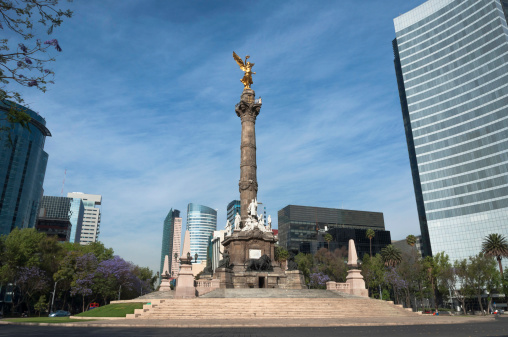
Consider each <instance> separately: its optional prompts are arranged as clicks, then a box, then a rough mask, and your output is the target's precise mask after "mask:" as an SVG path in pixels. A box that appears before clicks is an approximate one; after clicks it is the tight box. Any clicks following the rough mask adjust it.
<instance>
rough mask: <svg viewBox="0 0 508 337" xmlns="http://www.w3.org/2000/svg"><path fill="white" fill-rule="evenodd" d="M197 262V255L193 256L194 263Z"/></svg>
mask: <svg viewBox="0 0 508 337" xmlns="http://www.w3.org/2000/svg"><path fill="white" fill-rule="evenodd" d="M196 262H198V253H196V254H194V263H196Z"/></svg>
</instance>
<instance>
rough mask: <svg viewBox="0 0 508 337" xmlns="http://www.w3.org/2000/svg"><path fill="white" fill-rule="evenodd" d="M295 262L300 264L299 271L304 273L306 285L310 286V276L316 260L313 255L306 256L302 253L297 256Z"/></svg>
mask: <svg viewBox="0 0 508 337" xmlns="http://www.w3.org/2000/svg"><path fill="white" fill-rule="evenodd" d="M295 262H296V263H297V264H298V270H300V271H301V272H302V273H303V277H304V278H305V283H306V284H309V282H310V274H311V271H312V269H313V268H314V258H313V257H312V255H311V254H304V253H302V252H300V253H298V254H297V255H296V256H295Z"/></svg>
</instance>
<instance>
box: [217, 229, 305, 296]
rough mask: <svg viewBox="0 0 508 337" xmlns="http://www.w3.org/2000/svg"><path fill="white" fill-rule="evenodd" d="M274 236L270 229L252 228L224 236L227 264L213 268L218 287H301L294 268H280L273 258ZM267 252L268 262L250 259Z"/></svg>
mask: <svg viewBox="0 0 508 337" xmlns="http://www.w3.org/2000/svg"><path fill="white" fill-rule="evenodd" d="M276 242H277V239H276V238H275V237H274V235H273V233H272V232H266V231H261V230H259V229H258V228H255V229H253V230H250V231H239V230H235V231H233V233H232V234H231V235H230V236H227V237H226V238H225V239H224V242H223V245H224V250H227V251H228V252H229V257H230V261H229V263H230V268H217V269H215V274H214V278H215V279H220V287H221V288H223V289H224V288H282V289H304V288H306V286H305V280H304V277H303V274H302V273H301V272H300V271H298V270H292V271H286V272H284V271H283V270H282V269H281V268H280V266H279V264H278V263H277V262H276V261H274V257H275V243H276ZM265 255H266V256H268V257H269V258H270V263H265V264H264V265H258V264H256V263H255V262H254V261H255V260H257V259H259V258H261V257H262V256H265Z"/></svg>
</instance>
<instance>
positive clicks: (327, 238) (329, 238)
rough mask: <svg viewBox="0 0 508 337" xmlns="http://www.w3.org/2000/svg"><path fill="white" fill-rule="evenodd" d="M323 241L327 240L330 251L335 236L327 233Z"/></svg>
mask: <svg viewBox="0 0 508 337" xmlns="http://www.w3.org/2000/svg"><path fill="white" fill-rule="evenodd" d="M323 239H325V241H326V242H327V244H328V249H330V242H332V240H333V236H332V235H331V234H330V233H326V234H325V236H324V237H323Z"/></svg>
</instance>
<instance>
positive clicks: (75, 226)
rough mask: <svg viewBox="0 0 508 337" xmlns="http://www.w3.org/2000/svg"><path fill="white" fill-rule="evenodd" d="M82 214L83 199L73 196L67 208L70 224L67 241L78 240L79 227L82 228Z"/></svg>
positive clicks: (79, 235)
mask: <svg viewBox="0 0 508 337" xmlns="http://www.w3.org/2000/svg"><path fill="white" fill-rule="evenodd" d="M84 214H85V206H84V205H83V201H82V200H81V199H78V198H73V199H72V201H71V207H70V210H69V215H70V221H71V224H72V228H71V237H70V239H69V242H73V243H74V242H76V243H78V242H79V239H80V238H81V229H82V228H83V216H84Z"/></svg>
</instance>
